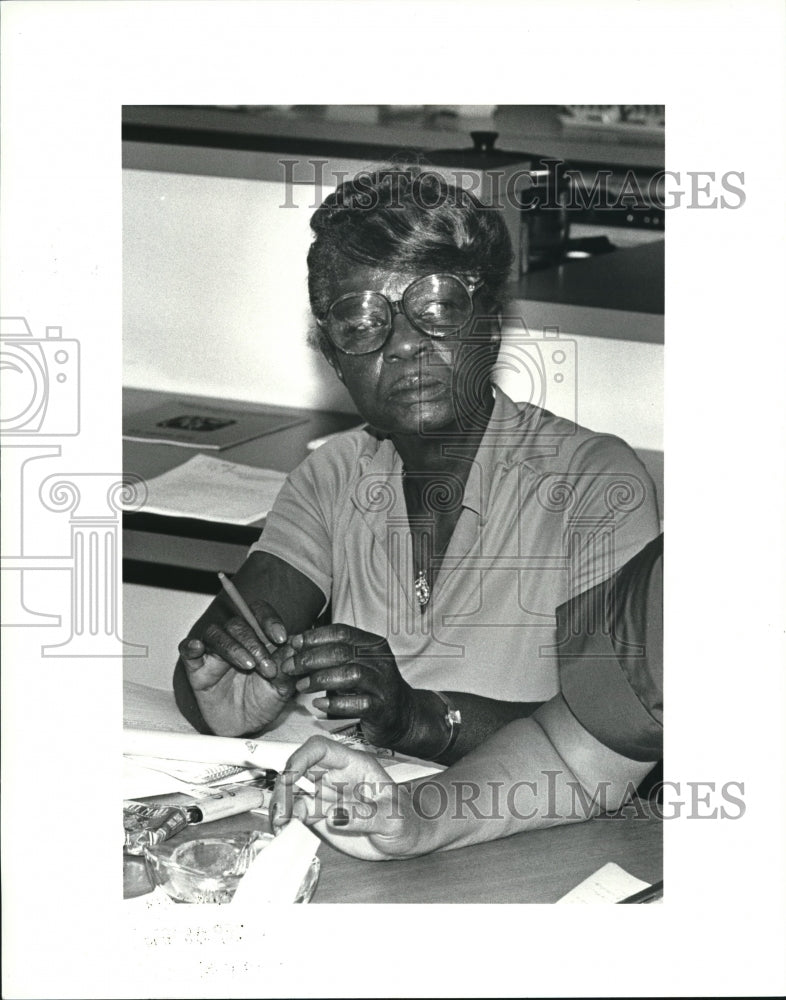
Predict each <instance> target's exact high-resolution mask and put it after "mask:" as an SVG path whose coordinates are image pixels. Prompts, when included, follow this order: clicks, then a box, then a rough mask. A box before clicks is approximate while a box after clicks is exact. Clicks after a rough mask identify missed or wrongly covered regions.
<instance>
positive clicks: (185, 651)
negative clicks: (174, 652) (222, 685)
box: [177, 638, 205, 672]
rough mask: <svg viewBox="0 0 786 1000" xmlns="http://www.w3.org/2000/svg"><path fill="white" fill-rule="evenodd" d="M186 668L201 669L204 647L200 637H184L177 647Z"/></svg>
mask: <svg viewBox="0 0 786 1000" xmlns="http://www.w3.org/2000/svg"><path fill="white" fill-rule="evenodd" d="M177 649H178V652H179V653H180V659H181V660H182V661H183V663H184V664H185V667H186V670H187V671H189V672H192V671H194V670H201V669H202V667H203V666H204V665H205V647H204V644H203V643H202V641H201V640H200V639H196V638H189V639H184V640H183V641H182V642H181V643H180V645H179V646H178V647H177Z"/></svg>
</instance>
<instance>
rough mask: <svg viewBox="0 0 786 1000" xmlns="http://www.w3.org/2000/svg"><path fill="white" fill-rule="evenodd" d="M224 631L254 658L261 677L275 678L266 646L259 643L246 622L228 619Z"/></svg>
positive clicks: (274, 669) (274, 666) (273, 664)
mask: <svg viewBox="0 0 786 1000" xmlns="http://www.w3.org/2000/svg"><path fill="white" fill-rule="evenodd" d="M224 629H225V631H226V632H228V633H229V635H231V636H232V638H233V639H235V640H237V642H238V643H240V645H241V646H244V647H245V649H247V650H248V652H249V653H250V654H251V655H252V656H253V657H254V659H255V660H256V666H257V667H258V668H260V671H259V672H260V673H261V674H262V676H263V677H275V676H276V665H275V663H274V662H273V661H272V660H271V658H270V656H269V654H268V651H267V646H266V645H263V644H262V643H261V642H260V640H259V639H258V637H257V636H256V635H255V634H254V630H253V629H252V628H251V626H250V625H249V624H248V622H246V621H244V620H243V619H242V618H230V620H229V621H228V622H227V623H226V624H225V625H224Z"/></svg>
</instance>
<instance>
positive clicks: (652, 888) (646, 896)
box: [620, 881, 663, 903]
mask: <svg viewBox="0 0 786 1000" xmlns="http://www.w3.org/2000/svg"><path fill="white" fill-rule="evenodd" d="M662 895H663V882H662V881H660V882H655V883H654V884H653V885H648V886H647V888H646V889H639V891H638V892H634V893H633V895H632V896H628V897H627V898H626V899H621V900H620V903H651V902H652V901H653V900H655V899H660V897H661V896H662Z"/></svg>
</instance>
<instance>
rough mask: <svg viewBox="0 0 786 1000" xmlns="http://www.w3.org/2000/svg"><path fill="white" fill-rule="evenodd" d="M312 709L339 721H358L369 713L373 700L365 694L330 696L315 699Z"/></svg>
mask: <svg viewBox="0 0 786 1000" xmlns="http://www.w3.org/2000/svg"><path fill="white" fill-rule="evenodd" d="M313 704H314V707H315V708H318V709H319V710H320V712H326V713H327V714H328V715H334V716H336V717H337V718H339V719H359V718H361V717H362V716H364V715H368V714H369V712H370V711H371V709H372V707H373V704H374V699H373V698H372V697H371V696H370V695H367V694H351V695H346V694H345V695H331V696H330V697H328V698H315V699H314V702H313Z"/></svg>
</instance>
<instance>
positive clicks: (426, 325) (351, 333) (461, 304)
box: [327, 274, 472, 354]
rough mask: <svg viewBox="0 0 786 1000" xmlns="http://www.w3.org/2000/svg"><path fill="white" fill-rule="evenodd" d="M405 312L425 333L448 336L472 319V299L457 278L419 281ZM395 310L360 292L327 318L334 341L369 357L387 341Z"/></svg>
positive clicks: (408, 291)
mask: <svg viewBox="0 0 786 1000" xmlns="http://www.w3.org/2000/svg"><path fill="white" fill-rule="evenodd" d="M400 307H401V310H402V311H403V312H404V313H405V315H406V317H407V319H408V320H409V321H410V323H412V324H413V326H415V327H416V328H417V329H418V330H420V331H421V332H422V333H425V334H427V335H428V336H430V337H436V338H441V337H448V336H450V335H451V334H452V333H455V332H457V331H458V330H459V329H460V328H461V327H462V326H464V324H465V323H467V321H468V320H469V319H470V317H471V316H472V297H471V295H470V293H469V292H468V291H467V288H466V287H465V286H464V284H463V283H462V282H461V281H460V280H459V279H458V278H456V277H454V276H453V275H449V274H431V275H428V276H427V277H425V278H418V279H417V280H416V281H414V282H413V283H412V284H411V285H409V287H408V288H407V289H406V290H405V292H404V294H403V296H402V298H401V306H400ZM392 323H393V309H392V308H391V304H390V302H389V301H388V299H387V298H386V297H385V296H384V295H382V294H381V293H380V292H370V291H369V292H357V293H354V294H351V295H346V296H343V297H342V298H340V299H338V301H336V302H334V303H333V305H332V306H331V308H330V312H329V313H328V319H327V332H328V334H329V336H330V339H331V340H332V341H333V343H334V344H335V345H336V347H338V348H339V349H340V350H342V351H344V352H345V353H346V354H369V353H371V352H372V351H376V350H378V349H379V348H380V347H381V346H382V345H383V344H384V343H385V341H386V340H387V338H388V335H389V334H390V329H391V325H392Z"/></svg>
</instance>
